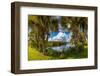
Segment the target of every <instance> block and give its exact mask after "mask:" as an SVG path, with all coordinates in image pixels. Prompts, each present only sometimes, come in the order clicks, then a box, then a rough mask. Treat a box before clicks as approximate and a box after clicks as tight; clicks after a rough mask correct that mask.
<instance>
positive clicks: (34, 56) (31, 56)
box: [28, 47, 52, 60]
mask: <svg viewBox="0 0 100 76" xmlns="http://www.w3.org/2000/svg"><path fill="white" fill-rule="evenodd" d="M51 58H52V57H50V56H44V55H43V54H42V53H40V52H39V51H37V49H35V48H31V47H29V48H28V60H49V59H51Z"/></svg>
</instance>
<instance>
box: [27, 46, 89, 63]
mask: <svg viewBox="0 0 100 76" xmlns="http://www.w3.org/2000/svg"><path fill="white" fill-rule="evenodd" d="M48 54H49V55H44V54H43V53H40V52H39V51H38V50H37V49H36V48H33V47H32V48H31V47H30V46H29V48H28V60H29V61H30V60H54V59H79V58H87V57H88V47H87V46H84V50H80V52H78V51H77V50H75V48H71V49H69V50H68V51H66V52H64V53H62V54H59V53H57V52H55V51H54V50H50V49H49V50H48Z"/></svg>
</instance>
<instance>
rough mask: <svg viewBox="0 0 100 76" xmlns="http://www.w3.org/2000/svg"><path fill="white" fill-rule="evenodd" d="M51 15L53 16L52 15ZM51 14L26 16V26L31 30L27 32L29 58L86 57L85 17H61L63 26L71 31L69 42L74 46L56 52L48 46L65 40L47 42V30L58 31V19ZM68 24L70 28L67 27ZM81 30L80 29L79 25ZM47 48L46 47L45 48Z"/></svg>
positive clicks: (59, 43) (61, 43)
mask: <svg viewBox="0 0 100 76" xmlns="http://www.w3.org/2000/svg"><path fill="white" fill-rule="evenodd" d="M52 17H53V16H52ZM52 17H51V16H33V15H29V16H28V27H29V30H31V31H30V32H29V33H28V37H29V40H28V43H29V45H28V46H29V49H28V50H29V51H28V52H29V55H28V59H29V60H48V59H65V58H86V57H87V54H88V53H87V50H88V47H87V46H88V44H87V39H88V38H87V29H88V27H87V23H88V20H87V18H86V17H61V24H62V27H63V28H68V31H71V32H72V33H73V34H72V38H71V41H70V43H71V44H72V45H74V47H71V48H69V49H68V50H63V51H62V52H57V51H55V50H53V49H50V48H48V47H52V46H60V45H64V44H66V42H48V38H49V32H50V31H58V22H59V20H58V19H52ZM69 25H70V28H69ZM80 26H81V28H82V30H81V31H80V29H79V27H80ZM47 48H48V49H47Z"/></svg>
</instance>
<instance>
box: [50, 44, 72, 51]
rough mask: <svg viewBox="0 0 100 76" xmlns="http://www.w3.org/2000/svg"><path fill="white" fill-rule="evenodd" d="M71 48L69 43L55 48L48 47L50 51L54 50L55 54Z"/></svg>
mask: <svg viewBox="0 0 100 76" xmlns="http://www.w3.org/2000/svg"><path fill="white" fill-rule="evenodd" d="M70 47H72V45H71V44H70V43H67V44H66V45H61V46H56V47H49V48H50V49H52V50H55V51H57V52H62V51H64V50H66V51H67V49H68V48H70Z"/></svg>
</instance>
